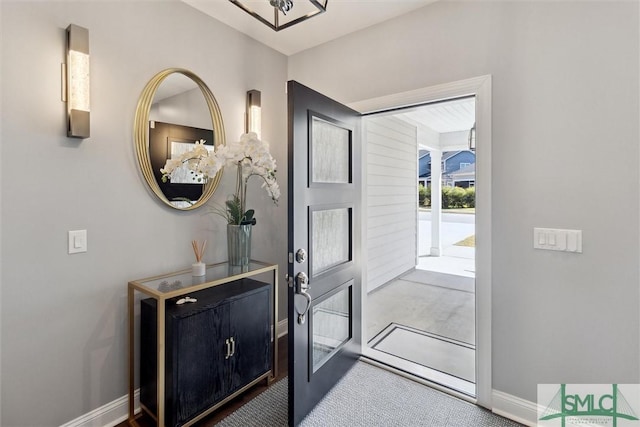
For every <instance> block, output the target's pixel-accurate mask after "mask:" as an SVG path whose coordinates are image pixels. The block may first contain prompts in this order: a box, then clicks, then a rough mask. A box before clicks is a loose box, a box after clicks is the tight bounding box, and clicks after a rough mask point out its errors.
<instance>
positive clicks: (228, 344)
mask: <svg viewBox="0 0 640 427" xmlns="http://www.w3.org/2000/svg"><path fill="white" fill-rule="evenodd" d="M224 343H225V344H226V345H227V354H225V355H224V360H227V359H228V358H229V357H230V356H231V344H230V343H229V338H227V339H226V340H224Z"/></svg>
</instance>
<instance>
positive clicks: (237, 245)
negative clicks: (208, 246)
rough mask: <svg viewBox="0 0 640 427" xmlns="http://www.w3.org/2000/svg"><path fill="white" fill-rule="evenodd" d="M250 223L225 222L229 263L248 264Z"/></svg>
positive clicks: (249, 257)
mask: <svg viewBox="0 0 640 427" xmlns="http://www.w3.org/2000/svg"><path fill="white" fill-rule="evenodd" d="M252 227H253V226H252V225H251V224H245V225H235V224H227V253H228V256H229V265H233V266H236V265H242V266H244V265H249V261H250V260H251V228H252Z"/></svg>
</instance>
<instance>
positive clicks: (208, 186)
mask: <svg viewBox="0 0 640 427" xmlns="http://www.w3.org/2000/svg"><path fill="white" fill-rule="evenodd" d="M133 126H134V141H135V147H136V156H137V158H138V164H139V165H140V170H141V171H142V174H143V175H144V178H145V180H146V181H147V184H148V185H149V188H151V190H152V191H153V192H154V194H155V195H156V196H158V198H159V199H160V200H162V201H163V202H164V203H166V204H167V205H168V206H171V207H172V208H174V209H179V210H192V209H196V208H198V207H200V206H202V205H204V204H205V203H206V202H207V200H209V198H210V197H211V196H212V195H213V193H214V192H215V191H216V188H217V187H218V183H219V182H220V178H221V176H222V171H220V172H219V173H218V174H217V175H216V176H215V177H213V178H210V179H209V180H207V182H206V183H204V184H203V183H201V182H200V181H195V182H194V180H192V179H191V180H186V179H185V180H181V178H180V176H179V173H178V174H177V175H176V177H175V178H174V177H173V176H172V178H171V180H170V181H169V182H163V181H162V173H161V172H160V169H161V168H162V167H163V166H164V164H165V162H166V161H167V160H168V159H171V158H176V157H179V156H180V154H182V153H184V152H185V151H189V150H190V149H192V148H193V144H195V142H196V141H200V140H205V144H206V145H210V146H212V148H213V147H214V146H215V147H218V146H220V145H224V143H225V135H224V126H223V124H222V114H221V113H220V108H219V107H218V103H217V102H216V99H215V97H214V96H213V93H211V90H210V89H209V88H208V87H207V85H206V84H205V83H204V82H203V81H202V80H201V79H200V78H199V77H198V76H197V75H195V74H194V73H192V72H191V71H189V70H185V69H182V68H169V69H167V70H163V71H161V72H159V73H158V74H156V75H155V76H153V78H152V79H151V80H150V81H149V83H147V85H146V86H145V88H144V90H143V91H142V94H141V95H140V100H139V101H138V107H137V108H136V116H135V121H134V125H133Z"/></svg>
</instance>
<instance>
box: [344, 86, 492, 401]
mask: <svg viewBox="0 0 640 427" xmlns="http://www.w3.org/2000/svg"><path fill="white" fill-rule="evenodd" d="M468 95H474V96H475V97H476V138H477V139H478V141H480V143H479V144H478V145H477V149H476V175H477V180H476V188H477V194H476V208H477V213H476V236H477V239H476V241H477V246H476V340H477V342H476V403H477V404H478V405H480V406H483V407H485V408H488V409H492V407H493V405H492V384H491V283H492V271H491V262H492V259H491V247H492V246H491V218H492V212H491V200H492V199H491V189H492V183H491V75H485V76H479V77H473V78H470V79H466V80H459V81H456V82H451V83H445V84H440V85H436V86H430V87H425V88H421V89H416V90H411V91H407V92H401V93H397V94H393V95H387V96H382V97H377V98H371V99H367V100H363V101H358V102H353V103H351V104H348V106H349V107H351V108H353V109H354V110H356V111H359V112H360V113H362V114H370V113H376V112H381V111H386V110H391V109H395V108H403V107H410V106H412V105H419V104H425V103H429V102H434V101H441V100H446V99H450V98H458V97H461V96H468ZM364 155H365V154H364V152H363V161H364V160H366V159H364ZM365 173H366V171H365V168H363V177H362V179H363V181H362V188H363V192H362V193H363V194H362V197H363V203H362V206H363V212H362V215H363V218H365V217H366V211H365V209H366V203H365V202H366V200H364V197H366V194H365V193H366V192H365V189H366V185H367V183H366V176H364V174H365ZM361 236H362V239H363V243H364V239H366V227H365V222H364V221H363V223H362V234H361ZM362 247H365V246H362ZM361 265H362V267H361V268H362V273H361V274H362V276H361V277H362V283H363V284H364V283H366V279H367V277H366V271H365V269H364V267H363V266H364V263H362V264H361ZM361 289H362V292H363V295H362V297H363V299H364V298H365V297H366V295H365V294H364V293H365V292H366V286H364V285H363V286H362V287H361ZM363 311H364V310H363ZM365 325H366V319H365V313H364V312H363V320H362V328H363V331H362V332H363V335H362V336H365V335H364V327H365Z"/></svg>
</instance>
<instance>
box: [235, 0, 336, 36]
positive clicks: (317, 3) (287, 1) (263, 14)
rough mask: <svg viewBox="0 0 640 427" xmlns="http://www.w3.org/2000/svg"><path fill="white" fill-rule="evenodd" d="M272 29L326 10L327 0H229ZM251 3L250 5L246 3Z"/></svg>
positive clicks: (303, 19) (282, 28) (294, 22)
mask: <svg viewBox="0 0 640 427" xmlns="http://www.w3.org/2000/svg"><path fill="white" fill-rule="evenodd" d="M229 1H230V2H231V3H233V4H235V5H236V6H238V7H239V8H240V9H242V10H244V11H245V12H247V13H248V14H249V15H251V16H253V17H254V18H256V19H257V20H258V21H260V22H262V23H263V24H265V25H266V26H268V27H269V28H271V29H272V30H273V31H280V30H284V29H285V28H288V27H290V26H292V25H295V24H297V23H299V22H302V21H306V20H307V19H309V18H311V17H312V16H316V15H319V14H321V13H324V12H326V11H327V3H328V2H329V0H305V1H303V0H296V3H295V5H294V3H293V0H262V1H255V0H254V1H247V0H229ZM249 3H250V4H251V7H249V6H248V4H249Z"/></svg>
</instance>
